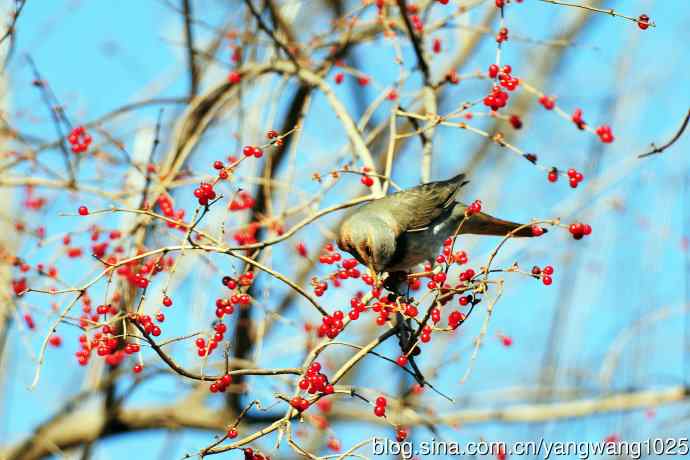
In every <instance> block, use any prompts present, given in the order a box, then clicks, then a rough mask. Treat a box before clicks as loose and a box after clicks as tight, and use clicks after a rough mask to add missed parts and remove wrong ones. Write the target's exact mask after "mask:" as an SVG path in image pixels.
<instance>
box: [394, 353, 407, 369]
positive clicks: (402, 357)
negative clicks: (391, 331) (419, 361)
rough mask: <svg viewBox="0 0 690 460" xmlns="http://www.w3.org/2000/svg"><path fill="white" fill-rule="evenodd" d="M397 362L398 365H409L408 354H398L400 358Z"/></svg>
mask: <svg viewBox="0 0 690 460" xmlns="http://www.w3.org/2000/svg"><path fill="white" fill-rule="evenodd" d="M395 362H396V363H398V366H400V367H405V366H406V365H407V356H405V355H400V356H398V359H396V360H395Z"/></svg>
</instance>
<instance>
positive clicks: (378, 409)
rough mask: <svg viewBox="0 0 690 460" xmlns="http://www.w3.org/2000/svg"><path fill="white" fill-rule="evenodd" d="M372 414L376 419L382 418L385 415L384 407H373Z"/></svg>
mask: <svg viewBox="0 0 690 460" xmlns="http://www.w3.org/2000/svg"><path fill="white" fill-rule="evenodd" d="M374 414H375V415H376V416H377V417H383V416H384V415H386V407H385V406H376V407H374Z"/></svg>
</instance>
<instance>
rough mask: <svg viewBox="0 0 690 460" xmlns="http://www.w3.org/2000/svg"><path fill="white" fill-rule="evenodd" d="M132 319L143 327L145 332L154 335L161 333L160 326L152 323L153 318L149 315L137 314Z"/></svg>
mask: <svg viewBox="0 0 690 460" xmlns="http://www.w3.org/2000/svg"><path fill="white" fill-rule="evenodd" d="M134 320H135V321H136V322H137V323H139V325H140V326H141V327H143V328H144V332H145V333H146V334H151V335H152V336H154V337H158V336H159V335H161V332H162V331H161V328H160V327H159V326H157V325H155V324H153V320H152V319H151V317H150V316H149V315H137V316H136V317H135V318H134Z"/></svg>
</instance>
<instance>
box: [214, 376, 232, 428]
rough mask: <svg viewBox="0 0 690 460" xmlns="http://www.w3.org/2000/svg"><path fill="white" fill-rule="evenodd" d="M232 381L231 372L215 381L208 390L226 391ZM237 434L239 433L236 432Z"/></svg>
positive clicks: (215, 391)
mask: <svg viewBox="0 0 690 460" xmlns="http://www.w3.org/2000/svg"><path fill="white" fill-rule="evenodd" d="M231 383H232V375H230V374H225V375H224V376H222V377H221V378H219V379H218V380H216V381H215V382H213V383H212V384H211V386H209V388H208V390H209V391H210V392H211V393H225V390H227V389H228V387H229V386H230V384H231ZM235 436H237V434H235Z"/></svg>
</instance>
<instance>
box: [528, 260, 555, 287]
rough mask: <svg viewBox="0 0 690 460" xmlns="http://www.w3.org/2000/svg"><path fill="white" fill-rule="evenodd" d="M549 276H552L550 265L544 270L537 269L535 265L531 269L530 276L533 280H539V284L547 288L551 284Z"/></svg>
mask: <svg viewBox="0 0 690 460" xmlns="http://www.w3.org/2000/svg"><path fill="white" fill-rule="evenodd" d="M551 275H553V267H552V266H551V265H547V266H546V267H544V268H539V267H538V266H536V265H535V266H534V267H532V276H534V277H535V278H541V282H542V283H544V286H549V285H550V284H551V283H553V279H551Z"/></svg>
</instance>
